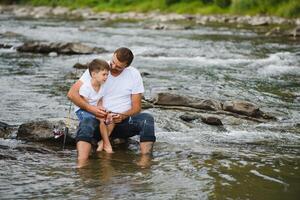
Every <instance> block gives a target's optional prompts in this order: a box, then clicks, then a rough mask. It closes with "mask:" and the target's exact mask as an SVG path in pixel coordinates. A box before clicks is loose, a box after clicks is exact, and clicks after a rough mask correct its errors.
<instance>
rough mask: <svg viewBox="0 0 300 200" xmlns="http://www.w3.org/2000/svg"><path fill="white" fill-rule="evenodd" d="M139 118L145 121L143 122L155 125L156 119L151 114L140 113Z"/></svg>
mask: <svg viewBox="0 0 300 200" xmlns="http://www.w3.org/2000/svg"><path fill="white" fill-rule="evenodd" d="M138 117H139V118H141V119H143V120H146V122H148V123H153V124H154V118H153V116H152V115H151V114H149V113H140V114H138Z"/></svg>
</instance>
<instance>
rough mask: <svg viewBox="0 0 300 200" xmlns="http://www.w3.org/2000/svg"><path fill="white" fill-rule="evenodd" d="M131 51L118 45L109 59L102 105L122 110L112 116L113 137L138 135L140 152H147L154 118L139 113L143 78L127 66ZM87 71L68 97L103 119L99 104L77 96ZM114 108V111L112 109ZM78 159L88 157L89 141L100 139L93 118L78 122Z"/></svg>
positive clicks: (152, 140)
mask: <svg viewBox="0 0 300 200" xmlns="http://www.w3.org/2000/svg"><path fill="white" fill-rule="evenodd" d="M133 57H134V56H133V53H132V52H131V50H130V49H128V48H124V47H122V48H119V49H117V50H116V51H115V52H114V54H113V58H112V60H111V61H110V63H109V64H110V73H109V76H108V78H107V80H106V82H105V84H104V85H103V90H104V97H103V106H104V107H106V105H109V106H108V107H117V108H118V110H120V109H121V110H122V112H121V113H119V114H118V115H116V116H114V118H113V121H114V123H116V126H115V129H114V130H113V132H112V134H111V137H112V138H129V137H132V136H134V135H140V149H141V154H150V153H151V152H152V148H153V143H154V142H155V140H156V137H155V133H154V119H153V117H152V116H151V115H150V114H148V113H140V111H141V99H142V93H143V92H144V86H143V82H142V77H141V75H140V73H139V72H138V70H137V69H135V68H133V67H131V66H130V64H131V62H132V60H133ZM90 80H91V77H90V75H89V72H88V70H87V71H86V72H85V73H84V74H83V75H82V77H81V78H80V79H79V80H78V81H77V82H76V83H74V85H73V86H72V87H71V88H70V90H69V92H68V98H69V99H70V100H71V101H72V102H73V103H74V104H75V105H77V106H79V107H80V108H81V109H83V110H86V111H88V112H90V113H92V114H94V115H95V116H96V117H98V118H103V117H104V116H105V115H106V114H107V113H106V111H104V110H102V109H100V108H99V107H96V106H92V105H90V104H88V103H86V102H85V101H84V100H83V99H82V97H81V96H80V95H79V89H80V87H81V85H82V84H83V83H84V82H86V81H90ZM112 111H113V110H112ZM76 139H77V152H78V162H80V163H84V162H85V161H87V160H88V157H89V154H90V152H91V149H92V144H96V143H97V142H98V141H99V140H100V133H99V121H98V120H97V119H95V118H93V117H91V118H87V119H84V120H82V121H81V122H80V124H79V129H78V132H77V136H76Z"/></svg>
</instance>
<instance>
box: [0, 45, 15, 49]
mask: <svg viewBox="0 0 300 200" xmlns="http://www.w3.org/2000/svg"><path fill="white" fill-rule="evenodd" d="M12 47H13V46H12V45H10V44H0V49H10V48H12Z"/></svg>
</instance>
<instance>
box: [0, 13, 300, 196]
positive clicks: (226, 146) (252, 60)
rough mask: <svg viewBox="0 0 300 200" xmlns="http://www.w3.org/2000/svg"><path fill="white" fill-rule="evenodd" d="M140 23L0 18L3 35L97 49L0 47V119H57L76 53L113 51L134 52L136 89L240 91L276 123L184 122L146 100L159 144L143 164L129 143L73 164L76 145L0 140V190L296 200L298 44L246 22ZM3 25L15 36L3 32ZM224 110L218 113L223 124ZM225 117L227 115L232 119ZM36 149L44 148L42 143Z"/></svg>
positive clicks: (234, 94) (201, 93) (230, 94)
mask: <svg viewBox="0 0 300 200" xmlns="http://www.w3.org/2000/svg"><path fill="white" fill-rule="evenodd" d="M144 26H145V24H144V23H143V22H125V21H118V22H103V21H87V20H85V21H84V20H81V21H76V20H72V21H69V20H61V19H60V20H58V19H40V20H32V19H16V18H13V17H12V16H9V15H0V34H1V35H0V43H3V44H11V45H14V46H18V45H21V44H22V43H23V42H25V41H30V40H34V41H37V40H38V41H45V42H81V43H84V44H87V45H90V46H96V47H103V48H105V49H106V50H108V51H109V52H108V53H103V54H99V55H96V54H94V55H75V56H74V55H72V56H66V55H58V56H49V55H42V54H30V53H18V52H17V51H16V50H15V49H14V48H12V49H0V83H1V84H0V92H1V99H0V102H1V107H0V121H2V122H6V123H8V124H12V125H20V124H22V123H25V122H28V121H30V120H40V119H48V118H60V117H66V116H67V112H68V108H69V101H68V100H67V98H66V92H67V90H68V88H69V87H70V85H71V84H72V83H74V81H75V79H74V76H75V75H77V76H80V74H81V73H82V72H83V71H81V70H75V69H73V67H72V66H73V65H74V64H75V63H77V62H80V63H86V62H88V61H90V60H91V59H94V58H102V59H105V60H110V59H111V56H112V52H113V51H114V50H115V49H116V48H118V47H120V46H126V47H129V48H130V49H132V50H133V52H134V54H135V59H134V62H133V64H132V65H133V66H134V67H136V68H137V69H139V70H140V72H143V73H148V75H146V76H144V77H143V79H144V85H145V90H146V91H145V97H146V98H148V99H149V98H151V97H152V96H153V94H155V93H156V92H159V91H168V92H172V93H178V94H181V95H191V96H195V97H201V98H211V99H217V100H221V101H226V100H237V99H239V100H246V101H250V102H253V103H255V104H257V105H258V106H259V107H260V108H261V109H262V110H263V111H266V112H269V113H271V114H272V115H274V116H276V118H277V121H270V122H266V123H256V122H253V121H248V122H247V121H243V122H242V123H240V122H239V120H237V122H236V124H235V125H234V123H233V122H232V121H231V122H230V123H229V124H228V125H227V124H226V123H225V124H224V127H225V129H226V131H225V130H223V129H222V130H220V129H219V128H217V127H214V126H210V125H206V124H203V123H202V122H201V121H197V120H196V121H194V122H191V123H187V122H184V121H182V120H181V119H180V118H179V116H180V115H182V114H183V113H184V112H183V111H179V110H168V109H167V110H162V109H159V108H152V109H147V110H146V111H147V112H150V113H151V114H153V115H154V117H155V123H156V134H157V142H156V143H155V147H154V153H153V158H152V160H151V161H150V162H149V163H148V165H147V167H140V166H139V165H137V163H138V162H142V161H143V159H144V158H143V157H140V155H139V148H138V145H137V144H136V143H134V142H132V143H130V144H126V145H125V146H124V145H121V146H117V147H116V149H115V151H116V152H115V153H114V154H112V155H107V154H105V153H101V154H99V155H96V156H93V157H92V159H91V160H90V163H89V165H88V166H87V167H86V168H83V169H80V170H78V169H76V168H75V167H76V150H75V149H72V148H69V149H67V150H65V151H62V150H61V149H57V150H49V152H48V153H41V152H34V151H26V152H24V151H20V150H18V148H16V147H18V146H22V145H33V146H37V147H39V144H30V143H29V144H27V143H25V142H24V141H21V140H16V139H0V145H1V148H0V152H1V154H4V155H9V156H12V158H14V159H0V167H1V171H0V199H31V198H33V199H54V198H55V199H57V198H58V199H62V198H63V199H264V200H265V199H298V198H299V196H300V189H299V188H300V169H299V167H300V123H299V121H300V112H299V111H300V43H299V40H298V41H296V40H293V39H289V38H277V37H275V38H269V37H265V36H263V35H261V34H260V32H259V31H258V30H257V29H254V28H248V27H244V28H236V27H233V26H230V27H229V26H228V27H226V26H194V27H193V28H192V29H190V30H150V29H145V28H144ZM5 32H14V33H17V35H15V36H9V37H8V36H5V35H3V33H5ZM226 120H227V119H225V122H226ZM231 120H233V119H231ZM41 147H42V148H45V147H44V146H42V145H41Z"/></svg>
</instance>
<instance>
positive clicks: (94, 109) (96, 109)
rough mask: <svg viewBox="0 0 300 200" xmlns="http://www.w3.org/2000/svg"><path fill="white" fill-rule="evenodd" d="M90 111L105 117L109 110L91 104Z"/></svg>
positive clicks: (98, 116)
mask: <svg viewBox="0 0 300 200" xmlns="http://www.w3.org/2000/svg"><path fill="white" fill-rule="evenodd" d="M88 111H89V112H91V113H93V114H94V115H95V116H96V117H97V118H105V117H106V115H107V112H106V111H105V110H104V109H102V108H100V107H96V106H90V108H89V110H88Z"/></svg>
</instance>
